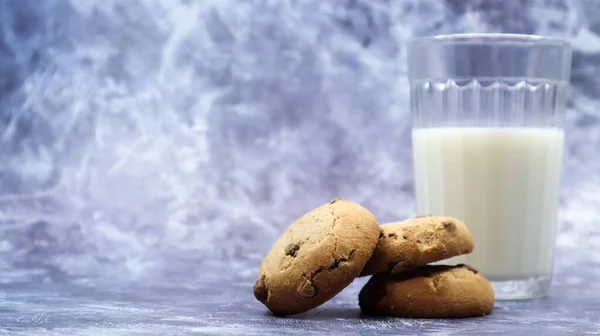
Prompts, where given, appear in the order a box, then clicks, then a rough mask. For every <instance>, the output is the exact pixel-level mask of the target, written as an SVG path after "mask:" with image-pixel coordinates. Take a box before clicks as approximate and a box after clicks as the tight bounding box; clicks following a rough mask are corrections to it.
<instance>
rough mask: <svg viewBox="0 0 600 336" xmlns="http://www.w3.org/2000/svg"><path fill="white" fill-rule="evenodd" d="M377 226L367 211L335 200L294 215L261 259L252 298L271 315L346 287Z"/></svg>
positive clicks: (311, 303)
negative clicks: (294, 217) (269, 311)
mask: <svg viewBox="0 0 600 336" xmlns="http://www.w3.org/2000/svg"><path fill="white" fill-rule="evenodd" d="M378 236H379V224H378V222H377V219H376V218H375V216H373V214H371V213H370V212H369V211H368V210H367V209H365V208H363V207H362V206H360V205H358V204H356V203H353V202H351V201H348V200H345V199H335V200H333V201H331V202H329V203H327V204H325V205H323V206H320V207H318V208H316V209H314V210H312V211H310V212H309V213H307V214H305V215H303V216H302V217H300V218H299V219H298V220H297V221H296V222H294V223H293V224H292V225H291V226H290V227H288V228H287V230H286V231H285V232H284V233H283V235H282V236H281V237H280V238H279V239H278V240H277V242H275V245H274V246H273V247H272V248H271V250H270V251H269V252H268V254H267V256H266V257H265V259H264V260H263V262H262V265H261V267H260V273H259V276H258V280H256V283H255V285H254V296H255V297H256V299H257V300H259V301H260V302H262V303H263V304H264V305H265V306H267V308H269V310H271V311H272V312H273V313H274V314H276V315H292V314H297V313H301V312H304V311H307V310H309V309H312V308H315V307H317V306H319V305H321V304H323V303H324V302H326V301H327V300H329V299H331V298H332V297H334V296H335V295H336V294H337V293H339V292H340V291H341V290H342V289H344V288H345V287H346V286H348V285H349V284H350V283H351V282H352V280H354V278H356V277H357V276H358V275H359V274H360V272H361V270H362V269H363V268H364V266H365V264H366V262H367V260H369V258H370V257H371V254H372V253H373V250H374V249H375V246H376V245H377V237H378Z"/></svg>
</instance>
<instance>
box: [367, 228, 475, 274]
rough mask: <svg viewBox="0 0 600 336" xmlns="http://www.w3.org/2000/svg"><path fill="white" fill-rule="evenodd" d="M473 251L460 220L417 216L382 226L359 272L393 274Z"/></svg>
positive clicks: (467, 232)
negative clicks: (369, 256)
mask: <svg viewBox="0 0 600 336" xmlns="http://www.w3.org/2000/svg"><path fill="white" fill-rule="evenodd" d="M472 251H473V237H472V236H471V232H469V229H468V228H467V226H466V225H465V223H463V222H462V221H460V220H458V219H455V218H452V217H445V216H419V217H416V218H411V219H407V220H404V221H402V222H394V223H388V224H384V225H381V234H380V235H379V241H378V243H377V247H376V248H375V252H373V256H372V257H371V259H370V260H369V262H368V263H367V265H366V266H365V269H364V270H363V271H362V275H369V274H376V273H381V272H389V273H392V274H395V273H399V272H403V271H405V270H407V269H411V268H416V267H419V266H425V265H427V264H429V263H432V262H436V261H440V260H444V259H448V258H451V257H455V256H458V255H461V254H467V253H471V252H472Z"/></svg>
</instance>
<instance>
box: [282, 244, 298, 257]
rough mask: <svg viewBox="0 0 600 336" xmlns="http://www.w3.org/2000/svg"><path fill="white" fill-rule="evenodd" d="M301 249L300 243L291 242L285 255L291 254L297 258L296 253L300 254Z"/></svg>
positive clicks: (286, 248)
mask: <svg viewBox="0 0 600 336" xmlns="http://www.w3.org/2000/svg"><path fill="white" fill-rule="evenodd" d="M299 249H300V245H298V244H289V245H288V246H286V247H285V250H284V252H285V255H288V256H291V257H292V258H295V257H296V255H297V254H298V250H299Z"/></svg>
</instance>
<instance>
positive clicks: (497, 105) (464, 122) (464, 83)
mask: <svg viewBox="0 0 600 336" xmlns="http://www.w3.org/2000/svg"><path fill="white" fill-rule="evenodd" d="M410 85H411V90H410V91H411V105H412V106H411V111H412V116H413V128H425V127H463V126H464V127H552V128H562V126H563V119H564V118H563V114H564V113H563V111H564V109H565V104H566V101H567V89H568V82H567V81H559V80H551V79H533V78H531V79H530V78H527V79H524V78H501V77H500V78H472V79H441V80H428V79H425V80H414V81H412V82H411V84H410Z"/></svg>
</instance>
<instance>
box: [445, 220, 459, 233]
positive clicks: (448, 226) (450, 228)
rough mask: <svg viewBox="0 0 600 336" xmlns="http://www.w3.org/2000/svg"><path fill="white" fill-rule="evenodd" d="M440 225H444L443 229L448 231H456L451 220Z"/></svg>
mask: <svg viewBox="0 0 600 336" xmlns="http://www.w3.org/2000/svg"><path fill="white" fill-rule="evenodd" d="M442 225H443V226H444V229H445V230H446V231H448V232H454V231H456V224H454V223H452V222H443V223H442Z"/></svg>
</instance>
